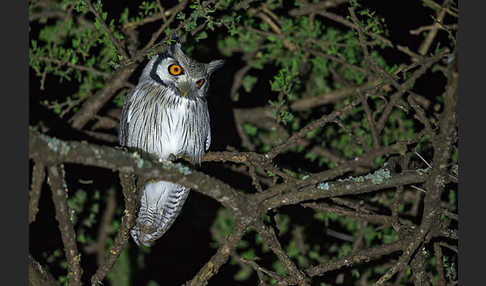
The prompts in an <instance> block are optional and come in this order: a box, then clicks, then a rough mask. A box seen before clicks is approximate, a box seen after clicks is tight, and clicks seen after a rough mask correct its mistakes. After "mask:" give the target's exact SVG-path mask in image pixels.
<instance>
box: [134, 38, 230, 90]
mask: <svg viewBox="0 0 486 286" xmlns="http://www.w3.org/2000/svg"><path fill="white" fill-rule="evenodd" d="M223 63H224V61H223V60H215V61H212V62H210V63H207V64H205V63H200V62H197V61H195V60H194V59H192V58H190V57H188V56H186V55H185V54H184V52H183V51H182V49H181V44H180V43H178V42H177V43H175V44H173V45H171V46H170V47H169V49H168V50H167V52H165V53H163V54H159V55H157V56H155V57H153V58H152V59H151V60H150V61H149V63H148V64H147V66H146V67H145V69H144V71H143V73H142V76H141V77H140V81H142V80H150V81H153V82H155V83H156V84H160V85H162V86H165V87H167V88H168V89H170V90H172V91H173V92H174V93H175V94H176V95H178V96H181V97H185V98H188V99H196V98H200V97H204V96H206V93H207V90H208V87H209V77H210V76H211V74H212V73H213V72H214V71H216V70H217V69H219V68H220V67H222V66H223Z"/></svg>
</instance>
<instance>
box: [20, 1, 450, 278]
mask: <svg viewBox="0 0 486 286" xmlns="http://www.w3.org/2000/svg"><path fill="white" fill-rule="evenodd" d="M135 2H136V1H128V0H125V1H112V2H108V1H106V2H104V6H105V7H106V8H107V11H112V12H113V13H114V14H118V13H119V11H121V9H123V7H125V6H127V5H135V4H138V3H135ZM361 3H362V4H363V5H365V6H367V7H369V8H371V9H372V10H374V11H376V12H377V14H379V15H382V16H384V17H385V19H386V24H387V28H388V30H389V36H388V38H389V39H390V40H392V41H393V42H394V43H396V44H399V45H404V46H409V47H410V48H412V49H415V50H417V49H418V46H419V45H420V43H421V42H422V40H423V38H422V37H420V36H413V35H410V34H409V31H410V30H411V29H414V28H418V27H420V26H423V25H426V24H430V23H431V22H432V21H433V19H431V18H430V16H429V15H430V13H428V11H427V8H424V7H423V6H422V4H421V2H420V1H383V0H374V1H362V2H361ZM168 6H169V4H168ZM345 9H346V8H345V5H341V6H340V8H339V9H331V11H340V12H345V11H346V10H345ZM340 14H342V13H340ZM39 29H40V27H39V25H38V23H35V24H31V30H30V33H31V34H35V33H38V31H39ZM215 37H216V35H212V34H210V35H209V37H208V39H205V40H204V41H203V43H204V45H207V46H208V47H210V48H209V49H208V50H205V51H203V52H202V53H201V54H196V55H195V57H196V58H197V59H199V60H200V61H205V62H207V61H209V60H211V59H216V58H221V57H222V56H221V54H220V53H219V52H218V50H217V48H216V41H215V40H214V39H215ZM435 41H436V42H439V41H440V42H444V43H446V42H447V41H448V39H447V34H446V33H441V32H439V33H438V36H437V38H436V40H435ZM434 46H435V45H433V47H434ZM383 55H384V56H385V58H386V60H387V61H388V62H389V63H391V64H393V63H395V62H396V63H400V62H403V61H407V59H406V56H405V55H403V54H402V56H403V58H396V56H397V53H390V52H388V51H387V50H386V49H385V50H383ZM224 59H225V60H226V64H225V66H224V67H223V68H222V69H221V70H220V71H218V72H217V73H215V74H214V76H213V77H212V80H211V88H210V94H211V95H210V97H209V105H210V114H211V128H212V145H211V148H210V150H211V151H222V150H225V148H226V147H227V146H232V147H235V148H236V149H239V148H240V147H241V143H240V140H239V137H238V135H237V133H236V131H235V127H234V121H233V116H232V108H236V107H238V108H241V107H253V106H261V105H263V104H265V103H266V102H267V101H268V99H270V98H271V96H273V95H272V94H271V93H270V92H266V93H265V92H262V93H261V94H260V96H259V97H251V98H250V97H245V98H244V99H243V100H240V101H239V102H237V103H233V102H232V101H231V99H230V97H229V96H228V95H227V94H225V92H224V91H229V90H230V88H231V84H232V80H233V75H234V73H235V72H236V71H237V70H238V68H240V67H241V66H242V61H241V59H240V58H239V56H238V54H236V55H234V56H233V57H231V58H224ZM142 67H143V65H142ZM139 75H140V71H137V72H135V73H134V74H133V75H132V77H131V82H132V83H134V84H136V82H137V79H138V76H139ZM270 75H271V73H269V74H263V75H259V77H260V78H262V77H263V78H265V77H268V79H270ZM29 76H30V77H29V87H30V91H29V93H30V100H29V109H30V111H29V112H30V114H29V125H37V124H38V123H39V121H43V125H44V126H47V127H48V131H47V132H46V133H47V134H48V135H51V136H55V137H58V138H61V139H67V140H87V141H89V142H93V143H99V144H107V143H106V142H99V141H97V140H96V139H93V138H90V137H87V136H86V135H84V134H82V133H80V132H77V131H76V130H74V129H72V128H71V127H70V126H69V125H68V124H66V122H65V121H63V120H59V118H58V116H57V115H55V114H54V113H53V112H52V111H51V110H48V109H47V108H45V107H43V106H42V105H41V104H40V103H39V101H40V100H41V99H55V98H58V97H63V96H64V95H66V94H69V93H70V92H72V91H73V90H74V88H73V86H71V85H70V83H69V82H63V83H59V82H57V80H56V79H55V78H53V77H52V76H49V75H48V76H47V79H46V83H45V90H44V91H42V90H40V88H39V86H40V78H39V77H37V76H35V74H34V72H33V71H32V70H30V74H29ZM433 81H443V78H442V77H440V76H438V75H437V74H435V73H429V74H428V75H426V76H424V77H423V78H422V79H421V80H419V81H418V82H417V83H416V85H415V89H416V90H417V91H418V92H420V94H423V95H425V96H426V97H430V98H434V97H435V96H437V95H440V94H441V92H442V91H441V90H431V89H430V90H429V89H427V87H428V86H436V85H435V84H430V83H431V82H433ZM267 82H268V80H260V81H259V84H261V85H262V86H261V87H259V88H258V90H263V91H264V90H266V91H270V88H269V87H268V86H267V87H265V86H264V85H265V84H266V83H267ZM46 91H48V93H47V92H46ZM54 91H57V93H53V92H54ZM215 91H220V92H219V93H216V92H215ZM114 135H116V134H114ZM282 160H288V161H289V163H290V162H293V164H295V158H284V159H282ZM282 163H284V162H282ZM31 167H32V163H31ZM65 167H66V174H67V184H68V186H70V189H71V190H74V189H77V187H82V188H84V189H85V190H87V191H88V193H90V192H91V191H92V192H94V191H95V190H98V191H100V192H103V191H104V190H106V189H108V188H109V187H110V186H112V185H113V182H118V175H117V174H116V173H113V172H111V171H109V170H105V169H98V168H90V167H85V166H76V165H66V166H65ZM199 168H200V170H203V171H204V172H205V173H207V174H210V175H212V176H215V177H217V178H219V179H221V180H223V181H226V182H228V183H230V184H231V185H233V186H237V187H238V186H241V187H244V186H250V185H251V181H250V180H248V179H247V178H246V177H241V176H239V175H238V174H236V173H234V172H231V171H230V170H229V169H227V168H223V167H222V166H221V165H220V164H217V163H203V164H202V166H200V167H199ZM302 168H304V169H312V166H302ZM79 179H84V180H93V184H82V183H80V182H79V181H78V180H79ZM117 184H118V183H117ZM71 186H72V187H71ZM118 188H119V187H118ZM117 196H118V200H117V201H118V202H119V203H122V202H123V198H122V195H121V192H117ZM219 207H220V205H219V203H217V202H215V201H214V200H212V199H210V198H208V197H205V196H203V195H201V194H199V193H197V192H191V194H190V195H189V198H188V200H187V202H186V204H185V206H184V208H183V211H182V213H181V214H180V216H179V217H178V218H177V220H176V221H175V223H174V225H173V226H172V228H171V229H170V231H168V232H167V233H166V234H165V235H164V236H163V237H162V238H160V239H159V240H158V241H157V242H156V243H155V245H154V246H153V247H152V251H151V253H150V254H146V256H145V269H143V271H138V272H136V273H133V275H134V277H135V280H134V281H137V282H136V283H135V284H134V285H146V284H147V282H148V281H149V280H155V281H164V283H163V285H180V284H182V283H184V282H185V281H187V280H188V279H190V278H191V277H192V276H193V275H194V274H195V273H196V272H197V271H198V270H199V269H200V267H201V266H202V265H203V263H205V261H207V260H208V259H209V258H210V257H211V256H212V255H213V254H214V252H215V251H216V249H215V248H213V247H211V246H210V245H211V244H212V242H213V241H212V239H211V234H210V232H209V229H210V226H211V224H212V222H213V219H214V218H215V215H216V211H217V210H218V208H219ZM39 209H40V211H39V213H38V215H37V219H36V221H35V223H33V224H31V225H30V227H29V239H30V242H29V251H30V253H31V254H32V255H33V256H34V257H35V258H36V259H38V260H39V261H40V262H44V261H43V259H44V258H42V256H41V253H42V252H43V251H48V252H51V251H54V250H55V249H57V248H59V247H60V246H61V245H62V241H61V236H60V233H59V230H58V228H57V225H58V224H57V221H56V219H55V213H54V206H53V203H52V201H51V195H50V192H49V191H48V186H47V183H44V187H43V192H42V196H41V201H40V207H39ZM285 211H289V212H294V211H296V210H295V209H292V208H289V209H288V210H285ZM300 212H302V213H305V210H302V209H301V210H300ZM303 215H304V216H305V214H303ZM119 218H120V214H117V216H116V219H119ZM92 231H93V234H95V233H96V232H97V225H95V227H93V228H92ZM137 251H139V250H138V249H137V247H136V245H135V244H134V243H133V241H132V240H131V239H130V242H129V252H130V256H131V257H132V258H133V259H134V260H135V258H136V255H135V253H136V252H137ZM133 263H135V261H133ZM82 267H83V268H84V269H87V271H86V273H85V274H84V275H83V277H84V278H86V277H88V275H90V274H91V273H93V272H94V271H95V270H96V257H95V255H90V256H86V255H83V260H82ZM237 269H238V268H237V266H234V265H230V264H229V263H227V264H225V265H224V266H223V267H222V269H221V271H220V272H219V273H218V274H217V275H216V276H214V277H213V278H212V279H211V281H210V283H209V284H210V285H257V283H258V280H257V278H256V275H252V277H251V279H249V280H247V281H244V282H235V281H233V275H234V274H235V273H236V271H237ZM50 270H51V271H52V273H53V274H54V275H55V276H58V275H61V274H63V273H64V270H62V269H50ZM161 285H162V284H161Z"/></svg>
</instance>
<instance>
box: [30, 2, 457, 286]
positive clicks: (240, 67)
mask: <svg viewBox="0 0 486 286" xmlns="http://www.w3.org/2000/svg"><path fill="white" fill-rule="evenodd" d="M378 2H380V1H378ZM387 2H391V1H387ZM412 2H416V3H412ZM373 5H374V6H373ZM376 5H377V2H376V1H375V3H373V2H372V1H371V2H370V1H356V0H353V1H345V0H327V1H326V0H324V1H303V0H302V1H295V2H293V1H278V0H267V1H232V0H208V1H185V0H182V1H158V0H156V1H143V2H140V3H130V4H123V3H116V4H114V3H108V2H106V3H105V2H104V1H101V0H98V1H91V0H60V1H56V0H38V1H31V2H30V4H29V21H30V54H29V64H30V71H31V96H30V105H31V112H32V114H31V122H30V127H29V158H30V160H31V174H30V178H31V190H30V200H29V224H30V230H31V231H30V252H31V255H30V256H29V258H30V261H31V263H30V266H29V274H30V283H31V285H59V284H60V283H61V284H66V283H67V284H69V285H88V284H90V283H91V285H97V284H101V283H103V284H105V285H162V284H166V283H173V284H181V283H184V282H185V285H205V284H207V283H209V284H210V285H214V284H218V283H223V282H224V283H225V284H226V285H227V284H232V285H233V284H234V285H254V284H257V283H258V284H259V285H339V284H345V285H372V284H373V285H412V284H414V285H454V284H456V283H457V274H456V272H457V240H458V234H457V224H458V216H457V200H456V196H457V181H458V167H457V160H458V148H457V108H456V105H457V98H458V94H457V87H458V70H457V48H456V38H457V18H458V8H457V1H449V0H444V1H440V0H422V1H419V0H417V1H407V3H406V4H399V5H401V7H404V8H406V7H412V6H413V7H415V8H413V9H415V10H414V11H415V12H417V11H420V13H421V15H422V16H423V17H422V18H420V17H419V16H417V17H414V16H410V15H409V17H408V18H407V19H408V21H407V23H398V20H397V19H393V17H387V15H386V13H385V14H380V13H378V12H376V8H379V5H385V4H383V3H381V4H378V6H376ZM388 5H389V4H388ZM394 5H395V4H394ZM417 7H418V8H417ZM405 11H411V10H405ZM404 13H405V12H404ZM417 15H418V14H417ZM420 19H422V20H420ZM424 19H425V20H424ZM420 21H422V22H420ZM393 25H402V26H403V25H405V27H406V29H407V31H406V32H407V34H408V32H409V33H410V35H409V36H408V38H407V39H406V40H405V43H404V41H403V40H400V38H399V37H397V36H393V35H392V34H391V33H390V31H391V30H393V29H394V28H393V27H394V26H393ZM174 33H176V34H178V35H179V37H180V39H181V41H182V42H183V49H184V50H185V52H186V53H187V54H190V55H192V56H193V57H195V58H197V59H200V60H201V61H205V62H207V61H209V60H210V59H214V58H220V57H223V58H225V59H226V60H227V61H226V62H227V63H226V66H225V67H224V68H223V69H222V71H220V72H218V73H217V74H215V76H214V78H213V79H212V81H211V85H212V87H211V90H210V93H211V95H210V97H209V99H208V100H209V104H210V113H211V118H212V123H211V124H212V132H213V145H212V147H211V149H210V152H208V153H207V154H206V155H205V156H204V158H203V163H202V165H201V166H200V167H198V166H192V165H190V163H189V162H186V161H185V160H184V159H179V160H178V161H177V162H165V163H159V162H154V161H152V160H151V159H150V158H149V157H145V156H141V155H139V154H137V153H131V152H129V151H127V150H124V149H121V148H119V147H117V132H118V131H117V130H118V121H119V116H120V111H121V106H122V105H123V101H124V98H125V95H126V94H127V92H129V91H130V90H131V89H132V88H134V86H135V84H136V82H137V78H138V76H139V74H140V72H141V69H142V68H143V66H144V64H145V63H146V62H147V60H148V58H150V57H152V56H153V55H155V54H157V53H160V52H163V51H164V50H165V49H166V47H167V44H168V43H169V42H170V35H172V34H174ZM410 39H415V40H414V41H412V40H410ZM407 41H408V42H407ZM134 175H137V176H139V177H141V178H148V177H150V178H157V179H163V180H166V181H171V182H175V183H178V184H180V185H183V186H186V187H190V188H191V189H192V190H193V192H191V195H190V197H189V199H188V202H187V203H186V206H185V207H184V209H183V214H182V215H181V217H180V218H179V219H178V220H177V221H176V224H175V225H174V226H173V227H172V228H171V230H169V232H168V233H166V234H165V235H164V236H163V237H162V238H160V239H159V240H158V241H157V242H156V245H155V246H153V247H152V248H145V247H140V248H139V247H137V246H136V245H135V244H133V243H132V242H130V239H129V230H130V228H131V227H132V226H133V225H134V220H135V217H136V211H137V188H136V184H135V179H134ZM49 192H50V193H51V194H50V195H49ZM199 194H202V195H199ZM208 198H209V199H208ZM196 200H198V202H196ZM213 202H217V204H215V203H213ZM52 203H53V205H52ZM205 217H206V218H205ZM208 217H209V218H208ZM54 218H55V220H56V221H57V223H56V224H54V223H52V222H54ZM199 225H202V226H203V227H202V229H198V230H197V231H196V230H194V231H193V230H192V229H197V227H196V226H199ZM53 228H54V229H56V228H57V229H58V231H52V229H53ZM49 229H50V230H51V231H47V230H49ZM182 229H184V230H182ZM171 232H172V233H171ZM194 234H196V236H194ZM205 234H206V236H207V239H206V237H205V236H204V235H205ZM171 237H172V239H171ZM188 244H194V245H197V247H198V249H201V248H202V249H203V250H204V251H206V252H205V253H206V254H205V255H201V256H199V255H198V254H199V253H197V252H194V251H195V249H196V248H190V246H187V245H188ZM181 245H184V246H185V247H189V248H188V250H187V251H186V252H187V253H189V254H188V255H186V256H184V255H183V254H180V253H182V252H180V249H181V248H180V247H182V246H181ZM172 248H174V249H175V250H174V251H173V252H170V249H172ZM178 251H179V252H178ZM176 252H177V255H176V254H175V253H176ZM207 253H209V254H207ZM179 255H181V256H183V257H184V259H179V260H178V258H177V256H179ZM149 258H150V259H149ZM161 263H164V264H161ZM151 265H158V266H157V267H158V269H157V270H155V269H154V268H155V266H154V268H151ZM162 266H163V267H162ZM147 269H150V270H149V271H148V270H147ZM180 269H183V270H180ZM139 273H144V275H143V277H141V275H140V274H139ZM171 273H176V274H181V273H184V275H182V276H177V277H176V278H174V276H171ZM171 279H172V280H171ZM218 279H219V280H218ZM232 280H234V281H233V282H230V281H232ZM213 283H214V284H213Z"/></svg>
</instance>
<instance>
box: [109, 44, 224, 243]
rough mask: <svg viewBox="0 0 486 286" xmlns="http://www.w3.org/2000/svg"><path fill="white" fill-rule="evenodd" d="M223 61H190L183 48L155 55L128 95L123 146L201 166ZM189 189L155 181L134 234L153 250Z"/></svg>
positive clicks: (175, 46) (144, 194)
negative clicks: (212, 82) (211, 91)
mask: <svg viewBox="0 0 486 286" xmlns="http://www.w3.org/2000/svg"><path fill="white" fill-rule="evenodd" d="M222 65H223V61H222V60H216V61H212V62H210V63H208V64H204V63H199V62H197V61H195V60H193V59H191V58H190V57H188V56H186V55H185V54H184V52H183V51H182V50H181V45H180V43H176V44H173V45H171V46H170V47H169V48H168V50H167V52H165V53H163V54H159V55H156V56H154V57H153V58H152V59H151V60H150V61H149V62H148V64H147V65H146V66H145V68H144V70H143V72H142V75H141V76H140V79H139V81H138V84H137V86H136V88H135V89H134V90H133V91H132V92H131V93H130V94H128V96H127V98H126V100H125V103H124V106H123V110H122V113H121V120H120V134H119V135H120V136H119V139H120V145H122V146H127V147H133V148H138V149H141V150H143V151H145V152H148V153H151V154H153V155H155V156H157V157H158V158H159V159H161V160H167V159H168V158H170V157H172V156H186V157H189V158H190V159H191V160H192V161H193V162H195V163H196V164H199V163H200V162H201V158H202V156H203V155H204V152H205V151H207V150H208V148H209V145H210V143H211V130H210V124H209V111H208V105H207V100H206V96H207V91H208V87H209V77H210V76H211V74H212V73H213V72H214V71H215V70H217V69H218V68H220V67H221V66H222ZM188 194H189V189H188V188H185V187H183V186H180V185H177V184H174V183H171V182H167V181H152V182H149V183H147V184H145V186H144V187H143V190H142V192H141V197H140V209H139V211H138V217H137V219H136V224H135V226H134V227H133V228H132V230H131V235H132V237H133V239H134V240H135V242H136V243H137V244H140V243H142V244H143V245H146V246H149V245H150V244H151V242H153V241H154V240H156V239H158V238H159V237H161V236H162V235H163V234H164V233H165V232H166V231H167V229H169V228H170V226H171V225H172V223H173V222H174V220H175V219H176V217H177V216H178V214H179V213H180V211H181V208H182V205H183V204H184V202H185V200H186V198H187V196H188Z"/></svg>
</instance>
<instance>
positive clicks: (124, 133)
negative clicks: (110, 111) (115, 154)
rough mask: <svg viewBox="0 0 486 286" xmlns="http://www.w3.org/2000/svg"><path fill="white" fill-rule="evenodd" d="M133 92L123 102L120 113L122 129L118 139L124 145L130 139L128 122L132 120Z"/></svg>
mask: <svg viewBox="0 0 486 286" xmlns="http://www.w3.org/2000/svg"><path fill="white" fill-rule="evenodd" d="M133 94H134V90H132V91H131V92H130V93H128V95H127V97H126V98H125V102H124V103H123V109H122V112H121V115H120V131H119V135H118V140H119V141H120V145H122V146H125V145H126V144H127V141H128V124H129V121H130V112H131V111H130V108H131V106H132V98H133Z"/></svg>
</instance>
